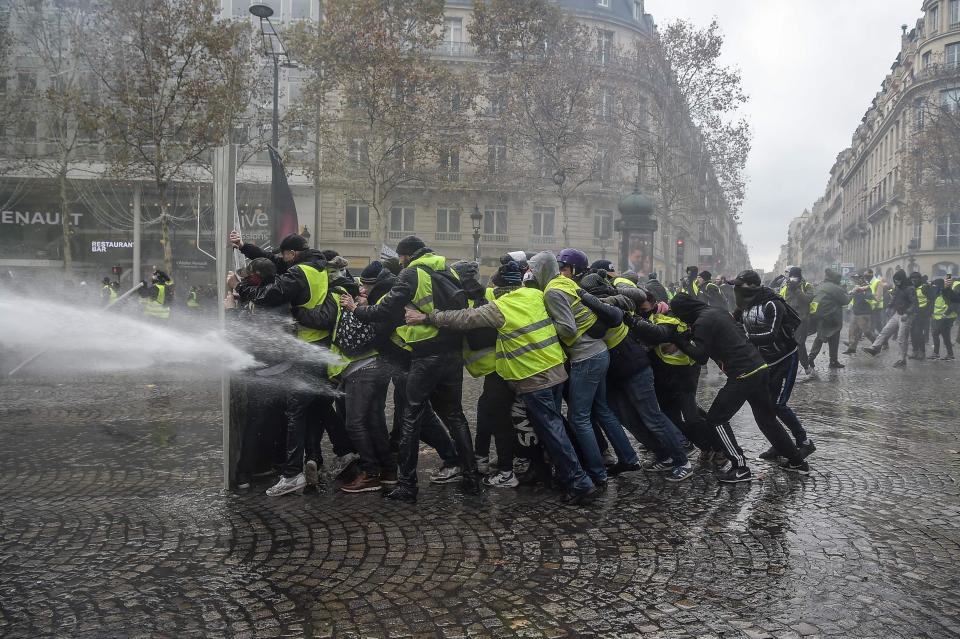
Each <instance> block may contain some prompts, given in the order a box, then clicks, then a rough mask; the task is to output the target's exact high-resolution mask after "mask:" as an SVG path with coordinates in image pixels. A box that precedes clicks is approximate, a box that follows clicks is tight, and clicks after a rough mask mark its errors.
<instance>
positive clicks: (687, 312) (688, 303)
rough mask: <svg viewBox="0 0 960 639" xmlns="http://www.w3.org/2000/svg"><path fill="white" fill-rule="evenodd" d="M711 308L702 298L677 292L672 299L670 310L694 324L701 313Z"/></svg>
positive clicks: (681, 318)
mask: <svg viewBox="0 0 960 639" xmlns="http://www.w3.org/2000/svg"><path fill="white" fill-rule="evenodd" d="M708 308H710V307H709V306H707V305H706V304H704V303H703V302H701V301H700V300H698V299H696V298H693V297H690V296H689V295H687V294H686V293H677V294H676V295H674V297H673V299H672V300H670V310H671V311H672V312H673V314H674V315H676V316H677V318H679V319H680V320H682V321H683V322H686V323H687V324H693V323H694V322H696V321H697V319H698V318H699V317H700V314H701V313H703V312H704V311H705V310H707V309H708Z"/></svg>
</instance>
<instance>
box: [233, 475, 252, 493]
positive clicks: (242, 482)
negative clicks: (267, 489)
mask: <svg viewBox="0 0 960 639" xmlns="http://www.w3.org/2000/svg"><path fill="white" fill-rule="evenodd" d="M236 486H237V490H247V489H248V488H250V476H249V475H243V474H241V475H237V484H236Z"/></svg>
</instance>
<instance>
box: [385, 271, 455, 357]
mask: <svg viewBox="0 0 960 639" xmlns="http://www.w3.org/2000/svg"><path fill="white" fill-rule="evenodd" d="M421 264H422V265H423V266H426V267H427V268H429V269H432V270H434V271H441V270H443V268H444V267H445V266H446V260H445V259H444V258H443V257H441V256H440V255H436V254H434V253H427V254H426V255H422V256H420V257H418V258H417V259H415V260H414V261H412V262H410V264H409V266H407V268H412V269H414V271H415V272H416V273H417V290H416V292H414V294H413V299H412V300H410V304H409V306H411V307H413V308H414V309H415V310H418V311H420V312H421V313H424V314H427V315H429V314H430V313H432V312H433V310H434V307H433V281H432V280H431V279H430V274H429V273H428V272H427V271H425V270H423V269H422V268H417V266H418V265H421ZM454 276H456V273H454ZM397 333H399V335H400V337H402V338H403V341H404V342H405V343H407V344H415V343H416V342H423V341H426V340H428V339H433V338H434V337H436V336H437V335H438V334H439V333H440V331H439V330H438V329H437V327H436V326H429V325H427V324H418V325H416V326H399V327H397Z"/></svg>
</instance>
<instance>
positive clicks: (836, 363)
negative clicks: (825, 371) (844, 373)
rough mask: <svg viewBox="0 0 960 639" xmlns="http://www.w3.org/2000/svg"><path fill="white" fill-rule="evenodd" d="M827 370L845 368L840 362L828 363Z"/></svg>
mask: <svg viewBox="0 0 960 639" xmlns="http://www.w3.org/2000/svg"><path fill="white" fill-rule="evenodd" d="M827 368H833V369H840V368H846V366H844V365H843V364H841V363H840V362H830V365H829V366H828V367H827Z"/></svg>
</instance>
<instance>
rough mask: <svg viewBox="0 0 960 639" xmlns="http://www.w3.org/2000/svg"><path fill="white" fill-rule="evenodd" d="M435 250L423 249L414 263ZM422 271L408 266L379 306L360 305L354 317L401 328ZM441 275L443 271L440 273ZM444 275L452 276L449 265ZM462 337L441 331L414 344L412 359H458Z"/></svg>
mask: <svg viewBox="0 0 960 639" xmlns="http://www.w3.org/2000/svg"><path fill="white" fill-rule="evenodd" d="M433 252H434V251H433V249H431V248H429V247H424V248H422V249H420V250H419V251H417V252H416V253H414V254H413V255H411V256H410V257H411V261H413V260H416V259H418V258H420V257H423V256H424V255H427V254H432V253H433ZM419 270H420V269H418V268H416V267H413V268H410V267H407V268H405V269H403V270H402V271H400V275H398V276H397V278H396V281H395V282H394V284H393V287H392V288H391V289H390V292H389V293H387V294H386V296H384V297H383V298H382V299H381V300H380V302H379V303H378V304H371V305H369V306H358V307H357V310H356V311H354V316H355V317H356V318H357V319H358V320H360V321H361V322H366V323H368V324H390V323H393V325H394V326H400V325H401V324H403V323H404V312H405V309H406V307H407V305H408V304H410V303H411V302H412V301H413V298H414V295H416V293H417V284H418V281H419V275H418V274H417V273H418V271H419ZM438 272H440V271H438ZM442 272H443V273H446V274H452V271H451V270H450V266H449V265H446V266H444V268H443V270H442ZM462 342H463V336H462V335H461V334H459V333H457V332H454V331H450V330H447V329H439V333H438V334H437V336H436V337H434V338H432V339H428V340H423V341H421V342H415V343H414V344H412V345H411V346H412V348H413V351H412V353H411V355H412V356H413V357H425V356H427V355H437V354H443V353H447V354H450V353H456V354H457V356H458V357H459V356H460V355H461V353H462V351H463V344H462Z"/></svg>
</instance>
